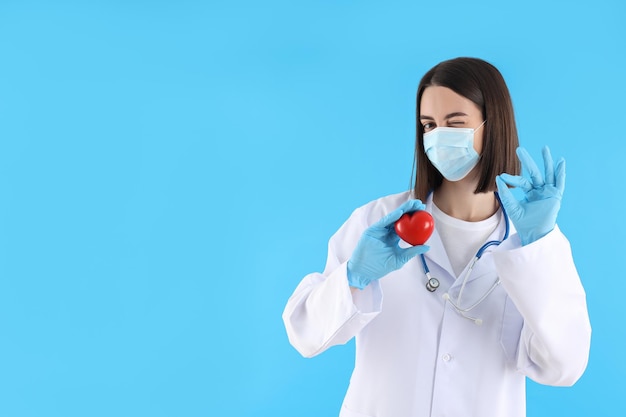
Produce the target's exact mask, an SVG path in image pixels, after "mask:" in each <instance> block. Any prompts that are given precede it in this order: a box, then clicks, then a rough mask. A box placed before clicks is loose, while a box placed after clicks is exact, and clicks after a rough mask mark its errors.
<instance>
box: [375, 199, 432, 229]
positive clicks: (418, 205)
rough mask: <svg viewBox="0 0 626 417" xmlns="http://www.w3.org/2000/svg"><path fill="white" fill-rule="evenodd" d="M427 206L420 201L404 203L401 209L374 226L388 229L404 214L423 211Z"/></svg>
mask: <svg viewBox="0 0 626 417" xmlns="http://www.w3.org/2000/svg"><path fill="white" fill-rule="evenodd" d="M425 208H426V206H425V205H424V204H423V203H422V202H421V201H420V200H409V201H407V202H405V203H403V204H402V205H401V206H400V207H398V208H397V209H395V210H394V211H392V212H391V213H389V214H388V215H386V216H385V217H383V218H382V219H380V220H379V221H378V222H377V223H376V224H374V226H377V227H387V226H389V225H391V224H393V223H394V222H396V221H397V220H398V219H399V218H400V217H402V215H403V214H404V213H410V212H412V211H417V210H423V209H425Z"/></svg>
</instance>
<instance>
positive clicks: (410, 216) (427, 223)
mask: <svg viewBox="0 0 626 417" xmlns="http://www.w3.org/2000/svg"><path fill="white" fill-rule="evenodd" d="M395 229H396V233H397V234H398V236H400V239H402V240H404V241H405V242H407V243H409V244H411V245H413V246H416V245H423V244H424V243H426V241H427V240H428V238H429V237H430V235H432V234H433V230H435V220H434V219H433V216H431V215H430V213H429V212H427V211H424V210H418V211H414V212H412V213H404V214H403V215H402V217H400V218H399V219H398V221H396V224H395Z"/></svg>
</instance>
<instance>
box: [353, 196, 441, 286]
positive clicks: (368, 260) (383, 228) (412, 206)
mask: <svg viewBox="0 0 626 417" xmlns="http://www.w3.org/2000/svg"><path fill="white" fill-rule="evenodd" d="M425 207H426V206H424V204H422V202H421V201H420V200H410V201H407V202H406V203H404V204H402V205H401V206H400V207H399V208H397V209H396V210H394V211H392V212H391V213H389V214H388V215H386V216H385V217H383V218H382V219H381V220H379V221H378V222H377V223H375V224H373V225H372V226H370V227H369V228H367V229H366V230H365V231H364V232H363V235H362V236H361V239H360V240H359V243H358V244H357V246H356V248H355V249H354V252H352V257H351V258H350V260H349V261H348V267H347V269H348V282H349V283H350V286H352V287H356V288H359V289H363V288H365V287H366V286H367V285H368V284H369V283H370V282H372V281H374V280H377V279H380V278H382V277H384V276H385V275H387V274H388V273H390V272H391V271H395V270H396V269H399V268H401V267H402V266H403V265H404V264H405V263H407V262H408V261H409V260H410V259H412V258H413V257H415V256H417V255H419V254H421V253H424V252H426V251H427V250H428V249H430V248H429V247H428V246H425V245H419V246H412V247H409V248H406V249H403V248H401V247H400V246H398V243H399V242H400V237H398V235H397V234H396V231H395V229H394V223H395V222H396V220H398V219H399V218H400V217H401V216H402V215H403V214H404V213H410V212H413V211H417V210H423V209H424V208H425Z"/></svg>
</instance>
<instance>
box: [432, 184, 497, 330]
mask: <svg viewBox="0 0 626 417" xmlns="http://www.w3.org/2000/svg"><path fill="white" fill-rule="evenodd" d="M494 194H495V196H496V199H497V200H498V203H499V204H500V208H501V209H502V216H503V217H504V227H505V228H504V236H503V237H502V240H490V241H489V242H487V243H485V244H484V245H482V246H481V247H480V249H478V252H476V255H475V256H474V259H472V261H471V263H470V266H469V268H468V269H467V272H465V276H464V277H463V283H462V284H461V289H460V290H459V296H458V297H457V298H456V301H454V300H452V298H451V297H450V295H449V294H448V293H445V294H444V295H443V299H444V300H445V301H447V302H449V303H450V305H451V306H452V307H453V308H454V309H455V310H456V311H457V312H458V313H459V314H460V315H462V316H463V317H465V318H466V319H469V320H472V321H473V322H474V323H476V324H477V325H479V326H480V325H481V324H482V323H483V321H482V320H481V319H479V318H475V317H472V316H469V315H467V313H468V312H469V311H471V310H473V309H474V308H475V307H476V306H478V305H479V304H480V303H482V302H483V301H484V300H485V298H487V297H488V296H489V294H491V293H492V292H493V291H494V290H495V289H496V287H497V286H498V285H499V284H500V278H499V277H498V278H497V279H496V281H495V282H494V283H493V284H492V285H491V287H490V288H489V290H487V292H486V293H485V294H484V295H483V296H482V297H480V298H479V299H478V301H476V302H475V303H474V304H472V305H470V306H469V307H466V308H462V307H461V297H462V296H463V290H464V289H465V284H466V283H467V280H468V278H469V276H470V274H471V273H472V270H473V269H474V265H476V262H478V260H479V259H480V258H481V256H483V254H484V253H485V251H486V250H487V248H490V247H491V246H498V245H500V244H501V243H502V242H504V241H505V240H506V239H507V238H508V237H509V216H508V215H507V214H506V210H504V206H503V205H502V201H501V200H500V196H499V195H498V192H494ZM420 256H421V258H422V266H423V267H424V275H426V278H427V281H426V289H427V290H428V291H430V292H435V291H436V290H437V288H439V280H438V279H437V278H435V277H433V276H431V275H430V269H428V265H427V264H426V257H425V256H424V254H421V255H420Z"/></svg>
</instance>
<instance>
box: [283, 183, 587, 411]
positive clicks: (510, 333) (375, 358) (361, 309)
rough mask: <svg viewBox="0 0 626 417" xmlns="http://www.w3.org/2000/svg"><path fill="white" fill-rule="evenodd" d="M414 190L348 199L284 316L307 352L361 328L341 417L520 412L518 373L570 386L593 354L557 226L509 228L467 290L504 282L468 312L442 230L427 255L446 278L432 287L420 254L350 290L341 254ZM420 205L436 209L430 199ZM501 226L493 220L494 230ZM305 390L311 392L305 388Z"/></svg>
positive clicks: (580, 293)
mask: <svg viewBox="0 0 626 417" xmlns="http://www.w3.org/2000/svg"><path fill="white" fill-rule="evenodd" d="M408 199H409V193H402V194H395V195H391V196H388V197H383V198H381V199H378V200H375V201H372V202H371V203H369V204H366V205H365V206H363V207H360V208H359V209H357V210H355V211H354V213H353V214H352V215H351V216H350V218H349V219H348V220H347V221H346V223H344V225H343V226H342V227H341V228H340V229H339V230H338V231H337V233H335V235H334V236H333V237H332V238H331V239H330V241H329V244H328V259H327V263H326V268H325V270H324V272H323V273H311V274H309V275H307V276H306V277H304V279H303V280H302V281H301V282H300V284H299V285H298V287H297V288H296V290H295V291H294V293H293V295H292V296H291V297H290V299H289V301H288V302H287V305H286V307H285V310H284V313H283V320H284V323H285V327H286V330H287V335H288V336H289V340H290V342H291V344H292V345H293V346H294V347H295V348H296V349H297V350H298V351H299V352H300V353H301V354H302V355H303V356H305V357H311V356H315V355H318V354H320V353H322V352H323V351H324V350H326V349H328V348H329V347H331V346H333V345H337V344H343V343H346V342H347V341H348V340H350V339H352V338H353V337H356V344H355V345H356V359H355V367H354V371H353V374H352V378H351V379H350V385H349V388H348V392H347V393H346V396H345V399H344V402H343V405H342V408H341V411H340V416H341V417H368V416H369V417H374V416H376V417H425V416H433V417H445V416H449V417H458V416H477V417H502V416H506V417H523V416H525V413H526V401H525V395H526V394H525V377H526V376H527V377H530V378H532V379H533V380H535V381H536V382H538V383H543V384H550V385H571V384H573V383H574V382H575V381H576V380H578V378H579V377H580V376H581V375H582V373H583V371H584V369H585V367H586V365H587V359H588V355H589V345H590V335H591V327H590V324H589V318H588V314H587V306H586V301H585V292H584V290H583V288H582V285H581V283H580V279H579V277H578V274H577V272H576V268H575V266H574V262H573V260H572V256H571V250H570V247H569V243H568V242H567V240H566V239H565V237H564V236H563V234H562V233H561V232H560V231H559V229H558V227H555V229H554V230H553V231H552V232H550V233H549V234H548V235H546V236H544V237H543V238H541V239H539V240H538V241H536V242H533V243H531V244H529V245H526V246H524V247H521V245H520V241H519V237H518V236H517V234H516V233H515V230H513V227H512V225H511V236H510V237H509V239H507V240H506V241H504V242H503V243H502V244H501V245H500V246H497V247H490V248H489V249H487V250H486V251H485V253H484V254H483V256H482V257H481V259H480V260H479V261H478V262H477V263H476V265H475V267H474V270H473V271H472V273H471V275H470V277H469V279H468V281H467V285H466V288H465V290H464V291H465V292H464V296H463V298H464V299H465V300H470V299H476V298H477V297H480V295H481V294H482V293H484V291H485V289H486V288H485V287H488V286H491V285H492V284H493V282H494V278H496V277H499V278H500V280H501V281H502V283H501V285H498V286H497V287H496V289H495V290H494V291H493V292H492V293H491V294H490V295H489V296H488V297H487V298H486V299H485V301H484V302H482V303H481V304H480V305H479V306H478V307H476V308H475V309H473V310H472V311H471V313H472V315H474V316H476V317H479V318H481V319H482V320H483V324H482V325H481V326H477V325H476V324H475V323H474V322H473V321H471V320H468V319H467V318H464V317H463V316H461V315H460V314H458V312H457V311H456V310H455V309H454V308H453V307H452V306H451V305H450V303H448V302H446V301H445V300H444V299H443V298H442V294H444V293H446V292H448V293H450V294H451V295H452V296H454V294H456V293H457V292H458V289H459V286H460V281H461V280H460V279H457V278H456V275H455V274H454V272H453V271H452V267H451V265H450V261H449V259H448V257H447V256H446V251H445V249H444V247H443V244H442V242H441V239H440V237H439V235H438V232H437V230H436V229H435V232H434V233H433V235H432V236H431V238H430V239H429V241H428V242H426V244H427V245H429V246H430V250H429V251H428V252H427V253H426V254H425V256H426V261H427V262H428V265H429V268H430V271H431V272H432V273H433V276H437V277H438V278H439V280H440V283H441V286H440V288H439V289H438V290H437V291H436V292H435V293H431V292H429V291H427V290H426V289H425V283H426V279H425V276H424V271H423V268H422V263H421V261H420V259H419V257H417V258H414V259H412V260H410V261H409V262H407V263H406V264H405V265H404V266H403V267H402V268H401V269H399V270H397V271H394V272H391V273H389V274H388V275H387V276H385V277H383V278H382V279H380V280H378V281H374V282H372V283H370V284H369V285H368V286H367V287H365V289H363V290H362V291H356V292H355V293H354V295H353V293H352V291H351V290H350V287H349V285H348V280H347V274H346V263H347V261H348V260H349V259H350V256H351V254H352V251H353V250H354V248H355V246H356V245H357V243H358V241H359V239H360V237H361V235H362V233H363V231H364V230H365V229H366V228H367V227H369V226H370V225H372V224H373V223H375V222H376V221H378V220H380V218H381V217H383V216H384V215H386V214H388V213H389V212H391V211H392V210H394V209H396V208H397V207H399V206H400V205H401V204H402V203H403V202H405V201H407V200H408ZM426 210H428V211H431V212H432V201H431V199H430V198H429V200H428V201H427V204H426ZM503 231H504V222H500V224H499V225H498V227H497V228H496V230H495V231H494V233H493V234H492V236H490V237H488V239H490V240H492V239H493V240H498V239H500V238H501V236H502V234H503ZM312 395H314V394H313V393H312Z"/></svg>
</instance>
